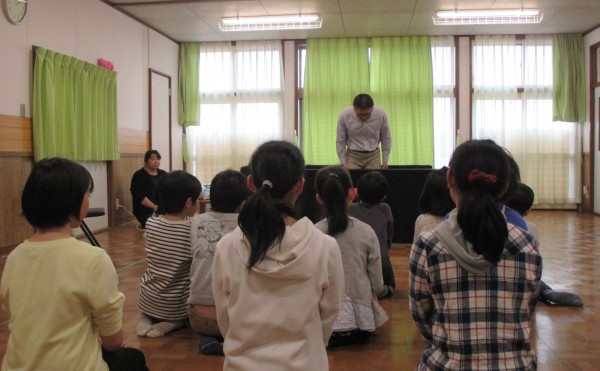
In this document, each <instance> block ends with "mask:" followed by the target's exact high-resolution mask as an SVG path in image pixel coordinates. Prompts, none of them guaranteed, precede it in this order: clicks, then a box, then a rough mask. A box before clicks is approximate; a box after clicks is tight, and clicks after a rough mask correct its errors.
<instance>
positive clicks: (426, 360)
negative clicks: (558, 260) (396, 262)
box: [409, 224, 542, 370]
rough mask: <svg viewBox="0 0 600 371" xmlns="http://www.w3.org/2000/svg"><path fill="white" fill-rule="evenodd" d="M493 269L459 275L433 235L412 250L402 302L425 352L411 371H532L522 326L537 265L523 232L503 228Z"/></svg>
mask: <svg viewBox="0 0 600 371" xmlns="http://www.w3.org/2000/svg"><path fill="white" fill-rule="evenodd" d="M508 231H509V236H508V241H507V243H506V246H505V247H504V251H503V253H502V256H501V260H500V262H498V263H497V264H495V265H493V266H492V267H491V268H490V269H489V271H487V272H486V273H485V274H483V275H475V274H473V273H470V272H468V271H467V270H465V269H464V268H462V267H461V266H460V265H459V264H458V263H457V261H456V260H455V259H454V257H453V256H452V255H451V254H450V251H449V250H448V248H447V247H446V246H444V245H443V244H442V242H441V241H440V240H439V239H438V237H437V236H436V234H435V232H434V231H430V232H425V233H423V234H421V235H420V237H419V238H418V239H416V241H415V242H414V244H413V246H412V249H411V253H410V268H409V270H410V273H409V297H410V310H411V313H412V318H413V321H414V322H415V324H416V326H417V328H418V329H419V331H420V332H421V335H422V337H423V338H424V339H425V341H426V342H427V344H428V346H427V348H426V349H425V351H424V352H423V355H422V357H421V360H420V362H419V365H418V367H417V368H418V369H419V370H534V369H536V367H537V366H536V363H537V361H536V355H535V352H534V350H532V349H531V344H530V334H531V327H530V323H531V322H530V321H531V319H532V315H533V313H534V310H535V305H536V303H537V297H538V291H539V284H540V278H541V275H542V257H541V256H540V254H539V252H538V249H537V244H536V243H535V242H534V241H533V239H532V238H531V237H530V236H529V234H527V233H526V232H523V231H521V230H520V229H519V228H517V227H515V226H514V225H512V224H509V225H508Z"/></svg>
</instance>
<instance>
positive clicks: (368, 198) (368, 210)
mask: <svg viewBox="0 0 600 371" xmlns="http://www.w3.org/2000/svg"><path fill="white" fill-rule="evenodd" d="M387 189H388V182H387V179H385V177H384V176H383V174H381V173H380V172H378V171H372V172H369V173H366V174H364V175H363V176H361V177H360V179H359V180H358V198H359V202H358V203H351V204H350V206H349V208H348V214H349V215H350V216H352V217H355V218H356V219H358V220H360V221H362V222H364V223H367V224H368V225H369V226H371V228H373V230H374V231H375V234H376V235H377V240H378V241H379V248H380V252H381V273H382V274H383V284H384V285H385V286H387V288H388V294H387V296H391V295H392V293H393V292H394V290H395V288H396V282H395V277H394V270H393V269H392V262H391V261H390V248H391V247H392V238H393V236H394V216H393V215H392V209H391V208H390V205H388V204H387V203H385V202H384V200H385V197H386V195H387Z"/></svg>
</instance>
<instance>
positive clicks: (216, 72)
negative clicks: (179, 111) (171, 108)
mask: <svg viewBox="0 0 600 371" xmlns="http://www.w3.org/2000/svg"><path fill="white" fill-rule="evenodd" d="M281 49H282V48H281V42H280V41H256V42H254V41H252V42H240V41H238V42H237V43H235V44H231V43H203V44H201V45H200V62H199V63H200V73H199V81H200V102H201V103H200V126H192V127H188V128H187V145H188V159H189V160H188V171H190V172H191V173H192V174H194V175H196V176H197V177H198V178H199V179H200V181H201V182H202V183H203V184H205V183H210V181H211V180H212V178H213V177H214V176H215V175H216V174H217V173H218V172H220V171H222V170H225V169H228V168H232V169H236V170H237V169H239V168H240V167H241V166H242V165H246V164H248V161H249V159H250V155H251V154H252V152H253V151H254V149H255V148H256V147H257V146H258V145H259V144H260V143H262V142H264V141H266V140H270V139H282V138H283V137H284V128H283V112H284V104H283V65H282V58H281V55H282V53H281Z"/></svg>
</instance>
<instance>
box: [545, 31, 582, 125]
mask: <svg viewBox="0 0 600 371" xmlns="http://www.w3.org/2000/svg"><path fill="white" fill-rule="evenodd" d="M552 53H553V70H554V82H553V84H554V90H553V111H552V119H553V120H554V121H567V122H584V121H585V119H586V112H585V101H586V97H585V60H584V58H585V53H584V47H583V36H582V35H581V34H563V35H554V37H553V40H552Z"/></svg>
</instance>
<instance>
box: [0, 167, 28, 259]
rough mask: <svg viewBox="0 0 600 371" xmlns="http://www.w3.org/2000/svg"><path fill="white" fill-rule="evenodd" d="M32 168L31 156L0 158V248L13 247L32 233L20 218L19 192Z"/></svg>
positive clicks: (21, 217)
mask: <svg viewBox="0 0 600 371" xmlns="http://www.w3.org/2000/svg"><path fill="white" fill-rule="evenodd" d="M32 168H33V158H32V157H31V156H18V155H17V156H3V155H2V156H0V174H2V176H0V189H2V197H0V226H1V227H0V248H2V247H7V246H14V245H16V244H18V243H20V242H22V241H23V240H24V239H25V238H27V237H29V236H30V235H31V233H32V232H33V228H31V226H30V225H29V224H28V223H27V221H26V220H25V218H24V217H23V216H21V192H22V191H23V185H24V184H25V181H26V180H27V177H28V176H29V173H30V172H31V169H32Z"/></svg>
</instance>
